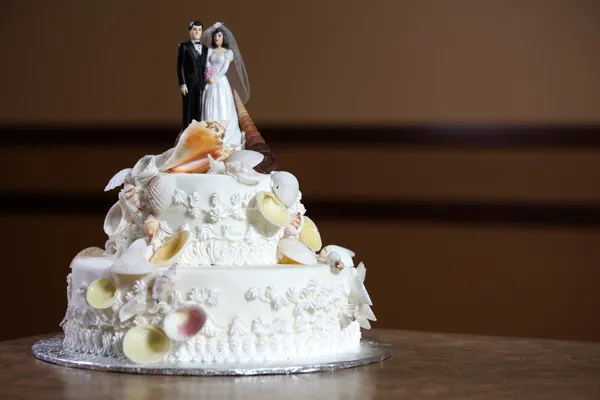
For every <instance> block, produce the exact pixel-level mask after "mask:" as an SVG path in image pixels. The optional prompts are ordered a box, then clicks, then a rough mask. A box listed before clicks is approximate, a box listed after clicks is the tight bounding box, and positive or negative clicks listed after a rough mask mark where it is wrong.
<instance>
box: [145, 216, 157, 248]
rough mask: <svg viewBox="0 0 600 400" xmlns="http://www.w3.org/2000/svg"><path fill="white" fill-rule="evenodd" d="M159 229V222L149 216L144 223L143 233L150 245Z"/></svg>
mask: <svg viewBox="0 0 600 400" xmlns="http://www.w3.org/2000/svg"><path fill="white" fill-rule="evenodd" d="M159 229H160V222H158V220H157V219H156V218H154V216H153V215H149V216H148V218H146V221H144V232H145V233H146V235H148V240H149V241H150V243H152V240H153V239H154V237H155V236H156V234H157V233H158V230H159Z"/></svg>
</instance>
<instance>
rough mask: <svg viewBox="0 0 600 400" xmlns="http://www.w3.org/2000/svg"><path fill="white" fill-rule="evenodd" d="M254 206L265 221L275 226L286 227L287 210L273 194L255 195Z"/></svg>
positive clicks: (288, 219) (287, 219)
mask: <svg viewBox="0 0 600 400" xmlns="http://www.w3.org/2000/svg"><path fill="white" fill-rule="evenodd" d="M256 205H257V206H258V209H259V211H260V213H261V214H262V215H263V217H265V219H266V220H267V221H269V222H270V223H272V224H273V225H276V226H286V225H287V224H288V223H289V222H290V219H291V217H290V214H289V213H288V211H287V208H286V207H285V205H283V203H282V202H281V201H279V199H277V197H276V196H275V195H274V194H273V193H269V192H265V191H261V192H258V193H257V194H256Z"/></svg>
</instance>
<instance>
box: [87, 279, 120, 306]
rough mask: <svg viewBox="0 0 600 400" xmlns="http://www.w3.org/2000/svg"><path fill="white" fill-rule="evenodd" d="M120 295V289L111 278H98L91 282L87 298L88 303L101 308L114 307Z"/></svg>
mask: <svg viewBox="0 0 600 400" xmlns="http://www.w3.org/2000/svg"><path fill="white" fill-rule="evenodd" d="M118 296H119V289H118V288H117V286H116V285H115V283H114V282H113V281H112V279H109V278H101V279H97V280H95V281H94V282H92V283H91V284H90V286H89V287H88V289H87V293H86V295H85V298H86V300H87V302H88V304H89V305H90V306H91V307H93V308H97V309H99V310H103V309H105V308H109V307H112V305H113V304H115V303H116V301H117V298H118Z"/></svg>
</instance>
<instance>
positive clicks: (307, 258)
mask: <svg viewBox="0 0 600 400" xmlns="http://www.w3.org/2000/svg"><path fill="white" fill-rule="evenodd" d="M277 253H278V259H279V261H278V262H279V264H304V265H314V264H317V256H316V255H315V253H314V252H313V251H312V250H311V249H309V248H308V247H307V246H306V245H305V244H304V243H302V242H300V241H299V240H296V239H292V238H284V239H281V240H280V241H279V243H278V244H277Z"/></svg>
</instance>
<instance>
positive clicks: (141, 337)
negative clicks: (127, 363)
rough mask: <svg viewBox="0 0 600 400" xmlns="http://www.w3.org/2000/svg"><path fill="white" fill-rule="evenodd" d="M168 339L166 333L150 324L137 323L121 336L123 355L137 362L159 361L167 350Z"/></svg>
mask: <svg viewBox="0 0 600 400" xmlns="http://www.w3.org/2000/svg"><path fill="white" fill-rule="evenodd" d="M169 345H170V341H169V338H168V337H167V335H165V333H164V332H163V331H162V330H160V329H159V328H157V327H156V326H150V325H138V326H136V327H134V328H131V329H130V330H129V331H127V333H126V334H125V337H124V338H123V352H124V353H125V356H126V357H127V358H128V359H130V360H131V361H133V362H134V363H137V364H148V363H153V362H157V361H160V360H162V359H163V358H164V356H165V355H166V354H167V352H168V351H169Z"/></svg>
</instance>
